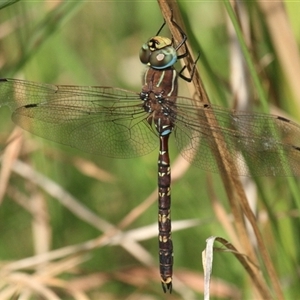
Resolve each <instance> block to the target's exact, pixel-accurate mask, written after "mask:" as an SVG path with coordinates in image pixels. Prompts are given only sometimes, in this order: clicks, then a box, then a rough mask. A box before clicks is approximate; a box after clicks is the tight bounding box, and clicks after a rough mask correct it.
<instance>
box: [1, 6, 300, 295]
mask: <svg viewBox="0 0 300 300" xmlns="http://www.w3.org/2000/svg"><path fill="white" fill-rule="evenodd" d="M285 5H286V9H287V13H288V16H289V20H290V23H291V26H292V30H293V34H294V37H295V40H296V41H297V43H298V45H299V42H300V30H299V28H300V24H299V18H298V12H299V9H300V5H299V3H295V2H293V3H292V2H286V3H285ZM245 6H246V10H247V12H248V16H249V24H250V26H251V30H252V32H253V35H254V37H253V44H254V46H255V50H254V51H255V54H256V55H257V61H260V59H261V58H262V57H264V56H266V54H269V53H271V55H273V58H272V60H271V63H270V64H268V65H267V66H266V67H265V69H264V70H262V71H263V72H262V73H264V74H263V75H264V77H263V78H264V79H266V78H268V79H269V80H270V81H268V82H267V83H266V84H265V86H264V87H265V88H266V90H267V91H272V93H270V99H269V100H270V104H272V105H275V106H278V107H281V108H283V109H285V110H286V113H287V114H291V115H292V117H293V118H294V119H297V118H298V117H299V115H298V114H297V111H296V106H297V105H298V104H297V101H299V99H296V98H295V97H294V96H293V93H292V92H291V90H290V88H289V85H288V84H287V82H286V79H285V78H284V76H283V75H282V71H281V67H280V65H279V63H278V62H277V60H276V55H275V54H274V51H275V50H274V48H273V45H272V43H271V41H270V36H269V33H268V30H267V28H266V25H265V24H264V20H263V18H261V15H260V11H259V8H258V6H257V4H255V3H248V2H247V3H246V5H245ZM180 9H181V11H182V13H183V16H184V19H185V23H186V25H187V28H188V30H187V36H188V38H190V41H191V43H192V50H193V52H194V54H196V53H197V51H199V50H200V54H201V56H200V61H199V63H198V66H199V70H200V72H201V75H202V76H203V81H204V83H205V86H206V87H207V89H208V93H209V95H210V97H211V100H212V102H213V103H215V104H221V105H225V106H229V107H232V105H233V98H234V95H232V94H231V92H230V90H229V87H228V82H229V78H230V67H229V53H228V52H229V50H228V47H229V42H230V38H229V36H228V33H227V27H226V22H228V19H227V18H228V17H227V13H226V10H225V9H224V7H223V4H222V2H207V1H197V2H190V1H182V2H180ZM0 22H1V24H0V28H1V30H0V77H1V78H5V77H13V78H19V79H26V80H31V81H37V82H45V83H53V84H68V85H101V86H114V87H120V88H125V89H129V90H133V91H137V92H138V91H140V88H141V84H140V82H141V76H142V74H143V70H144V66H143V65H142V64H141V63H140V61H139V58H138V51H139V49H140V47H141V45H142V44H143V43H144V42H145V41H146V40H147V39H148V38H149V37H151V36H153V35H155V34H156V32H157V30H158V29H159V27H160V26H161V24H162V22H163V18H162V15H161V13H160V10H159V7H158V4H157V2H155V1H129V2H127V1H126V2H123V1H97V2H90V1H72V2H71V1H62V2H60V1H56V2H53V1H38V2H32V1H19V2H17V3H15V4H13V5H11V6H8V7H5V8H2V10H1V17H0ZM163 34H164V35H165V34H166V35H168V34H169V33H168V30H167V29H164V31H163ZM200 47H201V48H200ZM199 48H200V49H199ZM275 52H276V51H275ZM178 69H180V65H178ZM262 81H263V80H262ZM268 84H269V85H268ZM180 87H181V91H182V92H180V93H179V94H181V95H185V96H187V97H189V96H190V95H189V94H188V92H187V91H186V90H187V89H186V83H184V82H183V83H182V82H180ZM253 94H254V98H255V92H254V93H253ZM255 100H256V99H255ZM0 105H1V104H0ZM257 107H258V109H259V104H258V105H257ZM9 114H10V113H9V111H8V109H7V108H6V107H4V108H3V109H2V108H1V111H0V126H1V132H0V137H1V141H2V143H1V144H2V149H4V148H5V144H6V139H7V137H8V136H9V134H10V132H11V131H12V129H13V128H14V124H13V123H12V122H11V121H10V120H9ZM298 120H299V118H298ZM173 138H174V137H173ZM173 138H172V139H171V143H170V144H171V149H170V152H171V161H174V160H175V158H176V157H177V155H178V151H177V149H176V147H175V144H174V141H173ZM23 150H24V153H21V156H20V158H19V159H21V160H22V161H24V162H26V163H27V164H29V165H31V166H32V168H33V169H35V170H37V171H38V172H40V173H42V174H43V175H45V176H47V177H49V178H50V179H52V180H54V181H55V182H56V183H58V184H59V185H60V186H61V187H62V188H63V189H65V190H66V191H68V192H69V193H70V194H72V195H73V196H74V197H76V198H77V199H78V200H79V201H80V202H81V203H83V204H84V205H85V206H86V207H88V208H89V209H90V210H91V211H93V212H94V213H95V214H97V215H98V216H99V217H100V218H103V219H104V220H106V221H107V222H110V223H111V224H114V225H117V224H118V223H119V222H120V221H121V220H122V219H123V218H124V217H125V216H126V215H127V214H128V213H129V212H130V211H132V210H133V209H134V208H135V207H137V206H138V205H139V204H140V203H141V202H142V201H144V199H145V198H147V197H148V196H149V195H150V194H151V193H152V192H153V191H154V190H155V188H156V184H157V164H156V163H157V155H158V152H157V151H154V152H152V153H151V154H149V155H147V156H144V157H137V158H135V159H124V160H120V159H111V158H107V157H98V156H92V155H89V154H86V153H82V152H79V151H77V150H75V149H71V148H68V147H64V146H60V145H57V144H54V143H51V142H48V141H46V140H42V139H40V138H38V137H34V136H32V135H30V134H27V133H25V140H24V146H23ZM77 157H81V158H83V159H84V160H85V162H87V161H91V162H92V163H93V164H95V165H96V166H97V167H98V168H99V169H103V170H105V171H106V172H108V173H109V174H111V175H112V176H113V178H114V180H113V181H112V182H105V180H97V179H95V178H93V177H91V176H87V175H86V174H84V172H83V171H82V169H81V168H78V167H77V166H76V165H75V163H74V160H75V159H76V158H77ZM255 181H256V182H257V184H258V185H259V186H260V188H261V189H263V195H261V194H259V195H258V199H259V202H258V203H259V204H258V207H257V208H256V210H257V211H261V212H262V214H261V215H262V216H265V215H267V216H268V210H269V213H270V210H271V214H272V219H271V220H270V219H267V220H265V219H263V218H262V220H261V219H259V220H258V222H260V221H261V222H262V223H261V225H260V226H261V229H262V232H263V235H264V237H265V238H266V243H267V247H268V249H269V250H270V254H271V257H272V259H273V261H274V264H275V266H276V270H277V271H278V275H279V278H280V280H281V282H282V285H283V290H284V292H285V295H286V297H287V298H286V299H295V295H299V293H300V288H299V284H298V282H299V277H298V272H297V269H298V266H299V254H298V252H299V251H298V249H299V248H298V246H299V213H298V207H297V204H296V202H295V199H294V198H293V195H292V193H291V191H290V188H289V186H288V185H287V183H286V178H259V179H256V180H255ZM294 187H295V189H296V191H298V187H297V184H295V185H294ZM7 189H8V190H10V193H7V194H6V195H5V196H4V200H3V203H2V206H1V209H0V234H1V246H0V258H1V260H2V262H3V263H4V262H7V261H17V260H19V259H23V258H26V257H30V256H33V255H34V254H35V250H34V244H36V241H35V239H36V236H35V235H34V234H33V231H32V230H33V229H32V214H31V213H30V212H28V210H27V209H26V201H25V202H24V203H25V207H24V206H22V205H20V204H19V203H18V202H16V200H15V199H14V196H13V195H15V193H16V191H17V192H19V193H20V194H21V195H23V196H24V197H25V198H27V201H28V202H27V205H28V206H29V205H30V203H31V201H32V198H33V195H35V194H36V193H38V194H41V195H42V197H43V198H44V199H45V200H46V207H47V208H46V211H47V215H48V217H49V223H48V224H49V228H50V229H51V234H50V236H51V238H50V242H49V243H50V245H51V246H50V248H51V249H59V248H62V247H65V246H68V245H74V244H77V243H82V242H84V241H87V240H90V239H93V238H96V237H98V236H99V235H100V234H101V232H99V230H97V229H96V228H95V227H93V226H91V225H89V224H87V222H85V221H83V220H82V219H80V218H79V217H78V216H75V215H74V214H72V213H71V212H70V211H69V210H68V209H66V208H64V207H63V206H62V205H61V204H59V203H58V202H57V201H56V199H53V198H52V197H51V196H50V195H49V194H48V193H47V192H45V191H43V190H42V189H39V188H38V187H36V186H35V185H34V184H32V183H30V182H28V180H26V179H24V178H22V177H20V176H19V175H17V174H16V173H14V172H12V174H11V177H10V179H9V183H8V185H7ZM208 189H212V190H213V194H214V195H215V197H216V198H217V199H219V200H220V201H221V203H222V204H223V205H224V207H225V208H228V204H227V200H226V195H225V192H224V189H223V186H222V182H221V180H220V177H219V175H218V174H206V173H205V172H204V171H202V170H200V169H197V168H193V167H191V168H189V170H188V171H187V172H186V173H185V174H184V175H183V176H182V177H181V178H180V180H178V181H176V182H174V184H173V185H172V220H173V221H174V222H175V221H178V220H184V219H197V220H199V222H200V223H199V225H198V226H196V227H193V228H188V229H185V230H181V231H176V232H174V233H173V243H174V255H175V266H174V273H175V275H176V273H177V272H178V273H180V272H181V271H182V270H188V271H193V272H195V273H193V274H198V275H199V278H200V276H202V274H203V271H202V266H201V252H202V250H203V249H204V248H205V241H206V239H207V238H208V237H209V236H211V235H214V236H222V237H225V238H227V239H229V236H228V233H227V232H226V231H225V230H224V228H222V226H221V225H220V223H219V222H218V220H217V219H216V217H215V213H214V211H213V209H212V206H211V201H210V199H211V197H212V193H209V192H208ZM14 192H15V193H14ZM17 198H18V197H17ZM228 213H229V212H228ZM156 220H157V205H156V203H154V204H153V205H151V206H150V208H149V209H147V210H146V211H145V212H143V213H142V214H141V215H140V216H139V217H138V218H137V219H136V220H135V221H134V222H133V223H132V224H130V226H129V227H127V228H126V230H128V229H137V228H141V227H143V226H147V225H150V224H156ZM274 228H275V229H274ZM141 244H142V246H143V247H144V248H145V249H146V250H147V251H149V253H150V254H151V256H152V257H153V260H154V262H155V263H154V265H153V267H155V268H156V267H157V268H158V263H156V262H157V260H158V258H157V253H158V245H157V237H156V233H154V236H153V237H151V238H149V239H147V240H145V241H142V242H141ZM89 254H90V256H88V258H87V260H86V261H85V262H83V263H82V264H80V266H77V267H76V268H75V269H74V270H71V271H65V272H62V274H58V275H57V276H58V277H59V278H62V279H64V280H66V281H72V280H75V279H76V278H78V277H80V278H84V276H87V278H88V275H90V274H98V272H101V273H102V274H105V273H107V274H112V273H113V274H115V273H114V272H118V271H120V272H121V271H123V272H124V270H127V269H131V268H135V267H141V268H145V270H147V268H148V267H146V266H144V265H143V264H142V263H141V262H140V261H138V260H137V259H136V258H134V257H133V256H132V255H131V254H130V253H128V252H127V251H126V250H125V249H124V248H122V247H120V246H112V245H108V246H105V247H101V248H99V249H96V250H93V251H91V252H90V253H89ZM30 272H31V271H30ZM137 274H138V273H137ZM156 275H157V280H156V281H155V279H154V282H155V284H154V285H151V284H150V282H148V284H146V285H145V286H140V287H139V288H138V287H137V285H135V284H130V282H127V283H126V281H125V280H124V281H122V280H121V279H120V278H118V277H113V279H111V280H108V282H107V283H106V284H104V285H99V286H97V285H95V286H94V287H93V288H91V289H88V288H87V290H85V292H86V293H87V294H88V295H89V297H90V299H127V297H128V299H135V298H134V296H137V295H138V296H139V297H140V298H138V299H165V295H163V293H162V291H161V287H160V283H159V274H158V271H157V274H156ZM136 276H137V279H138V277H139V276H141V275H136ZM213 277H214V278H215V279H220V280H222V281H221V282H222V283H224V285H225V286H227V287H228V288H229V290H230V289H231V290H230V291H231V292H232V293H230V292H228V293H227V294H226V292H225V289H224V290H222V291H221V288H220V294H218V293H215V294H214V297H215V298H214V299H225V298H226V299H229V298H230V299H233V298H234V297H235V296H236V299H250V298H249V297H251V296H250V295H253V294H252V288H251V285H250V282H249V279H248V278H247V275H246V272H245V271H244V270H243V268H242V267H241V265H240V264H239V263H238V262H237V261H236V260H235V258H234V257H233V256H232V255H231V254H226V253H222V254H218V253H217V254H216V255H215V257H214V267H213ZM199 280H200V279H199ZM133 281H134V278H133ZM220 284H221V283H220ZM200 285H201V283H200V282H199V286H200ZM56 289H57V288H56ZM192 290H193V289H192ZM0 292H1V289H0ZM190 292H191V291H190ZM58 294H60V297H61V299H73V298H72V297H71V296H67V293H64V291H63V289H62V290H60V291H59V292H58ZM146 295H147V297H149V298H146ZM179 295H180V294H177V293H176V288H175V291H174V293H173V295H172V296H169V298H168V299H182V298H186V299H193V298H189V297H190V296H187V295H193V297H194V298H195V299H199V298H201V297H202V296H200V295H201V293H199V291H198V290H193V291H192V292H191V294H188V293H187V292H186V294H184V293H183V295H182V294H181V295H180V296H179ZM234 295H235V296H234ZM131 296H132V297H133V298H130V297H131ZM104 297H105V298H104ZM30 299H40V298H38V296H36V298H35V297H34V296H32V298H30Z"/></svg>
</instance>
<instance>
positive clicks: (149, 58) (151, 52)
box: [140, 36, 177, 70]
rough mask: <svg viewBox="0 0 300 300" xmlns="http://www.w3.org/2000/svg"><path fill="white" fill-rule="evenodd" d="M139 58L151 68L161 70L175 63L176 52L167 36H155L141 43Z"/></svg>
mask: <svg viewBox="0 0 300 300" xmlns="http://www.w3.org/2000/svg"><path fill="white" fill-rule="evenodd" d="M140 60H141V62H142V63H143V64H146V65H149V66H150V67H151V68H154V69H157V70H162V69H165V68H168V67H170V66H172V65H174V64H175V62H176V61H177V53H176V50H175V48H174V47H173V45H172V41H171V40H170V39H169V38H166V37H162V36H155V37H152V38H150V39H149V40H148V41H147V43H145V44H143V46H142V48H141V50H140Z"/></svg>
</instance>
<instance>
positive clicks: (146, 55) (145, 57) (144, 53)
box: [140, 44, 152, 65]
mask: <svg viewBox="0 0 300 300" xmlns="http://www.w3.org/2000/svg"><path fill="white" fill-rule="evenodd" d="M151 54H152V52H151V51H150V49H149V47H148V45H147V44H144V45H143V46H142V48H141V50H140V60H141V62H142V63H143V64H145V65H147V64H148V63H149V60H150V57H151Z"/></svg>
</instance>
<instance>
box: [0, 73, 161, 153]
mask: <svg viewBox="0 0 300 300" xmlns="http://www.w3.org/2000/svg"><path fill="white" fill-rule="evenodd" d="M0 97H1V100H0V101H1V102H0V106H2V105H8V106H9V107H10V108H11V110H12V111H13V115H12V120H13V121H14V122H15V123H16V124H17V125H19V126H21V127H22V128H23V129H25V130H27V131H29V132H31V133H33V134H36V135H38V136H40V137H43V138H45V139H49V140H51V141H54V142H58V143H61V144H65V145H68V146H71V147H75V148H77V149H80V150H82V151H86V152H89V153H94V154H101V155H105V156H110V157H117V158H130V157H136V156H139V155H145V154H147V153H149V152H151V151H152V150H153V149H154V148H156V147H157V146H158V141H157V136H156V134H155V131H154V130H153V129H152V128H151V127H150V125H149V124H148V122H147V120H146V118H147V116H148V114H147V113H146V112H145V111H144V109H143V108H142V101H141V100H140V98H139V95H138V94H137V93H134V92H130V91H125V90H122V89H117V88H110V87H81V86H58V85H48V84H39V83H34V82H30V81H22V80H13V79H3V80H1V81H0Z"/></svg>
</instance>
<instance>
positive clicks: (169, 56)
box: [149, 47, 177, 69]
mask: <svg viewBox="0 0 300 300" xmlns="http://www.w3.org/2000/svg"><path fill="white" fill-rule="evenodd" d="M176 60H177V54H176V50H175V49H174V48H173V47H166V48H164V49H161V50H156V51H154V52H153V53H152V55H151V56H150V59H149V64H150V66H151V67H152V68H154V69H165V68H168V67H170V66H172V65H174V64H175V62H176Z"/></svg>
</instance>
